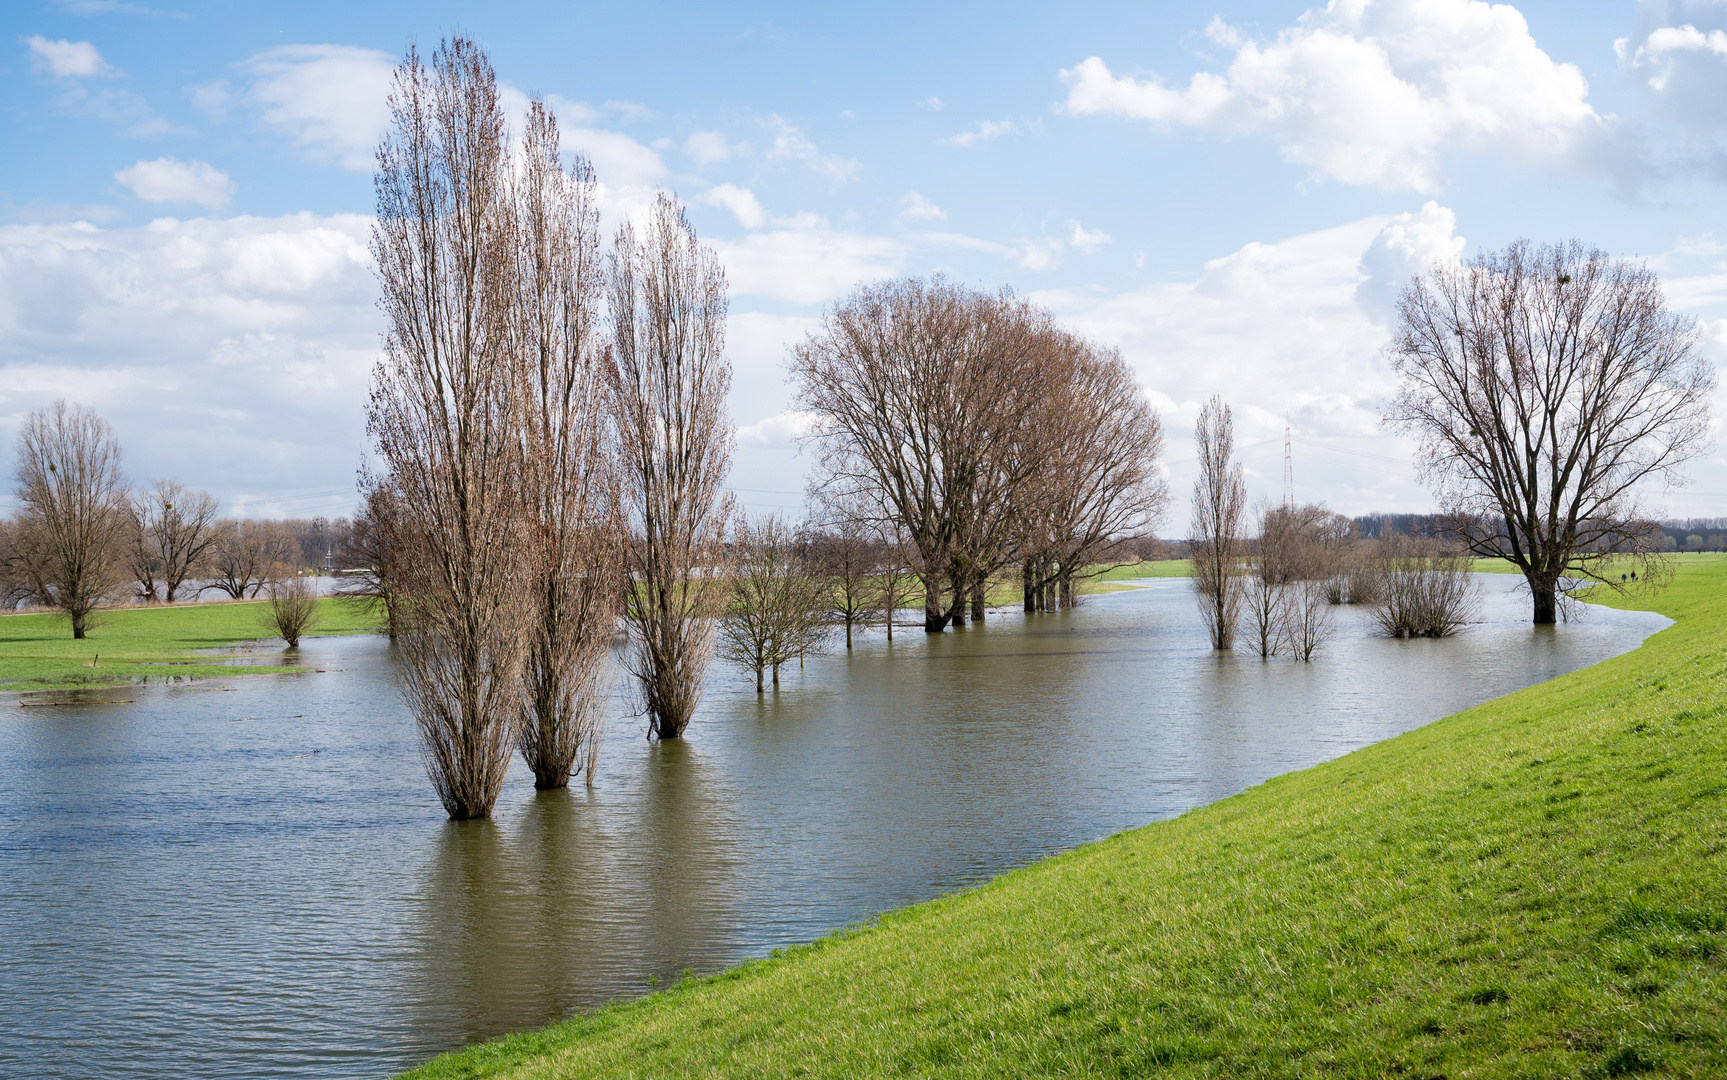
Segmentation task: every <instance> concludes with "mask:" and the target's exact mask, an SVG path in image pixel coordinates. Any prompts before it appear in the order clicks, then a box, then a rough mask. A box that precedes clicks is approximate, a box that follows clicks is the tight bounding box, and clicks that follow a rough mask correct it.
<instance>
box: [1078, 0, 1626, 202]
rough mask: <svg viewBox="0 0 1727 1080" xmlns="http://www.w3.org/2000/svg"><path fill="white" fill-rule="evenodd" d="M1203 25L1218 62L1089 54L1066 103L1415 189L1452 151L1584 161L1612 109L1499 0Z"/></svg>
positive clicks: (1429, 185)
mask: <svg viewBox="0 0 1727 1080" xmlns="http://www.w3.org/2000/svg"><path fill="white" fill-rule="evenodd" d="M1209 36H1210V37H1211V38H1212V40H1213V41H1217V42H1219V43H1222V44H1226V45H1230V46H1231V47H1234V48H1235V50H1236V52H1235V55H1234V58H1233V59H1232V60H1231V62H1230V64H1229V66H1228V68H1227V70H1225V71H1224V72H1223V73H1221V74H1219V73H1215V72H1207V71H1202V72H1198V73H1196V74H1194V75H1193V76H1192V77H1191V79H1189V81H1188V84H1187V85H1186V86H1185V87H1180V86H1169V85H1166V84H1165V83H1163V82H1162V81H1160V80H1158V79H1156V78H1150V79H1140V78H1135V77H1134V76H1132V75H1125V74H1124V75H1117V74H1115V73H1113V72H1111V70H1110V69H1109V66H1108V65H1107V64H1105V63H1104V61H1103V60H1102V59H1101V58H1099V57H1096V56H1093V57H1090V58H1088V59H1086V60H1084V61H1082V62H1080V63H1079V64H1077V65H1075V66H1074V67H1072V68H1070V69H1067V70H1065V71H1063V72H1061V78H1062V80H1063V82H1064V83H1065V84H1066V85H1067V90H1068V94H1067V99H1066V102H1065V103H1064V104H1065V108H1066V110H1067V111H1068V112H1070V113H1072V114H1075V115H1088V114H1113V115H1118V116H1126V117H1132V118H1135V119H1140V120H1146V121H1149V122H1151V123H1153V124H1155V125H1158V126H1160V127H1164V128H1179V127H1191V128H1198V129H1202V130H1208V131H1217V132H1221V133H1224V134H1229V135H1257V134H1263V135H1269V136H1270V137H1271V138H1273V139H1275V140H1276V141H1277V143H1278V144H1279V146H1280V147H1281V149H1282V152H1283V156H1284V159H1285V160H1287V161H1290V162H1292V163H1294V164H1298V165H1305V166H1308V167H1310V168H1312V169H1314V170H1315V171H1316V172H1317V173H1318V174H1320V175H1322V176H1325V177H1329V178H1331V179H1334V180H1339V181H1342V182H1344V183H1348V184H1373V185H1378V186H1381V187H1385V188H1393V189H1397V188H1406V189H1414V190H1417V191H1427V190H1431V189H1434V188H1436V187H1438V186H1439V184H1440V182H1441V178H1442V161H1441V158H1442V156H1443V155H1444V154H1446V153H1448V152H1451V151H1492V152H1497V153H1501V154H1504V155H1506V156H1508V157H1512V158H1515V159H1519V160H1524V161H1535V162H1541V163H1546V164H1550V165H1554V166H1558V167H1573V166H1575V165H1577V164H1579V163H1582V162H1587V161H1590V160H1592V159H1594V158H1595V157H1596V156H1597V155H1598V149H1597V147H1598V144H1599V143H1600V141H1601V140H1602V139H1603V138H1604V137H1605V136H1606V134H1607V128H1608V126H1609V124H1610V121H1611V119H1612V118H1611V117H1606V116H1603V115H1602V114H1599V113H1597V112H1596V111H1595V109H1594V108H1593V107H1592V106H1591V105H1590V104H1589V101H1588V93H1589V86H1588V83H1587V81H1586V80H1585V79H1584V77H1583V73H1582V72H1581V71H1579V70H1578V68H1577V67H1576V66H1575V65H1573V64H1565V63H1557V62H1555V61H1554V60H1553V59H1552V58H1551V57H1550V56H1548V55H1547V53H1545V52H1544V51H1542V49H1541V48H1540V47H1539V46H1538V45H1537V44H1536V42H1535V39H1534V37H1533V36H1532V35H1531V34H1530V32H1529V25H1528V23H1527V22H1526V21H1525V20H1524V18H1523V16H1522V14H1521V13H1519V12H1518V11H1517V9H1516V8H1514V7H1511V6H1510V5H1508V4H1494V5H1489V4H1486V3H1481V2H1478V0H1384V2H1377V3H1375V2H1371V0H1331V3H1329V4H1328V5H1327V6H1326V7H1324V8H1319V9H1313V10H1310V11H1308V12H1306V13H1305V14H1303V15H1302V16H1301V17H1300V18H1299V19H1298V20H1297V22H1296V25H1294V26H1292V27H1289V28H1286V29H1284V30H1282V31H1280V32H1279V33H1278V34H1277V36H1276V37H1275V38H1274V39H1273V40H1271V41H1269V42H1264V43H1261V42H1257V41H1251V40H1246V39H1245V38H1244V36H1243V35H1241V34H1240V32H1239V31H1236V30H1234V29H1233V28H1230V27H1227V26H1225V25H1224V24H1222V23H1221V22H1218V21H1214V23H1213V25H1212V27H1211V28H1209Z"/></svg>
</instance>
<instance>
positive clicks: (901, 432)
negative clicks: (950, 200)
mask: <svg viewBox="0 0 1727 1080" xmlns="http://www.w3.org/2000/svg"><path fill="white" fill-rule="evenodd" d="M789 366H790V373H791V376H792V381H793V384H794V386H795V388H796V393H797V400H798V403H799V405H800V407H801V408H802V409H803V410H805V411H806V413H807V414H808V416H809V417H810V418H811V420H812V422H813V428H812V431H811V435H810V438H811V440H812V441H813V442H814V443H815V444H816V446H817V447H818V449H819V456H818V465H817V469H816V476H815V478H814V480H813V481H812V485H811V490H812V494H813V495H814V496H815V497H816V501H817V502H818V503H819V504H820V507H821V511H822V513H823V515H824V516H825V518H826V520H828V521H830V522H833V523H835V524H836V526H837V527H840V528H841V529H842V530H847V529H849V530H862V531H863V532H865V533H867V534H868V535H869V536H871V537H873V538H874V539H876V540H878V541H879V542H882V543H885V544H887V545H889V546H892V547H895V548H898V549H901V550H903V551H904V552H905V553H906V555H907V557H908V559H909V561H910V565H911V567H912V570H913V572H914V573H915V575H916V577H917V578H918V580H919V582H920V584H921V586H922V591H923V596H924V629H925V630H927V631H929V632H931V633H936V632H940V631H941V630H942V629H943V628H944V627H946V626H947V625H949V624H950V623H952V624H954V625H963V624H964V623H965V621H966V617H967V609H968V607H969V611H970V617H971V618H972V619H982V618H983V617H984V605H985V596H986V594H987V591H988V585H989V582H990V580H991V578H992V577H996V576H998V575H1000V574H1002V573H1003V572H1004V571H1005V570H1007V569H1008V568H1010V567H1012V568H1015V569H1017V570H1018V571H1019V576H1020V578H1021V579H1022V584H1023V592H1024V600H1025V606H1026V610H1028V611H1035V610H1043V609H1046V608H1053V607H1056V606H1060V605H1062V604H1066V603H1071V601H1072V597H1073V595H1074V582H1075V580H1076V578H1077V577H1078V576H1079V575H1081V574H1082V573H1083V572H1084V569H1083V568H1084V567H1086V566H1087V565H1088V564H1090V563H1092V562H1093V561H1095V559H1096V556H1097V555H1098V553H1099V552H1100V551H1101V550H1102V549H1103V548H1105V547H1106V546H1107V545H1109V544H1111V543H1113V542H1115V541H1117V540H1119V539H1120V538H1121V537H1123V536H1127V535H1133V534H1136V533H1139V532H1142V531H1145V530H1147V529H1148V528H1149V526H1150V525H1151V523H1153V522H1155V521H1156V520H1157V518H1158V517H1159V516H1160V515H1161V514H1162V511H1163V509H1164V506H1165V504H1166V502H1167V501H1168V489H1167V485H1166V484H1165V483H1164V481H1163V478H1162V474H1161V471H1160V468H1159V459H1160V457H1161V454H1162V450H1163V429H1162V426H1161V424H1160V423H1159V421H1158V417H1157V414H1156V412H1155V411H1154V410H1153V409H1152V407H1151V404H1150V402H1149V401H1147V400H1146V397H1145V395H1144V393H1143V392H1142V391H1141V389H1140V388H1139V386H1138V383H1137V382H1136V380H1135V379H1134V376H1133V372H1132V370H1131V369H1130V368H1129V367H1128V365H1127V363H1126V362H1125V361H1124V360H1123V359H1122V357H1121V354H1120V353H1119V351H1117V350H1115V349H1111V348H1105V347H1102V346H1099V345H1097V344H1095V343H1093V342H1090V341H1087V340H1085V339H1083V338H1081V337H1078V336H1077V335H1075V334H1073V333H1071V332H1070V331H1068V330H1065V329H1063V328H1062V327H1061V326H1059V325H1057V323H1056V322H1055V320H1054V318H1053V317H1052V316H1051V315H1050V313H1049V312H1048V311H1046V310H1044V309H1042V308H1039V307H1038V306H1036V305H1035V304H1032V303H1031V302H1029V301H1027V300H1025V299H1022V298H1020V297H1017V296H1015V295H1013V294H1012V293H1011V292H1007V291H1005V290H1004V291H1001V292H983V291H978V290H974V289H969V288H966V287H964V286H961V285H957V284H954V283H952V282H949V281H946V280H944V279H942V278H939V277H938V278H935V279H932V280H928V281H924V280H920V279H916V278H905V279H900V280H896V281H888V282H883V283H880V284H876V285H871V286H867V287H863V288H860V289H858V290H857V291H856V292H854V293H853V294H852V295H851V296H850V297H848V298H847V299H845V300H843V301H841V302H839V303H838V304H836V305H835V306H834V307H832V308H830V309H829V310H828V312H827V313H826V315H825V317H824V319H823V323H822V326H821V328H820V329H819V330H818V331H817V332H815V333H813V334H811V335H810V336H809V337H808V338H807V339H806V340H805V341H803V342H802V343H801V344H799V345H797V346H796V347H794V348H793V350H792V357H791V360H790V365H789Z"/></svg>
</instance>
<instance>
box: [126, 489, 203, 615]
mask: <svg viewBox="0 0 1727 1080" xmlns="http://www.w3.org/2000/svg"><path fill="white" fill-rule="evenodd" d="M128 505H129V506H130V509H131V512H132V536H131V542H130V544H129V550H128V552H127V561H128V562H129V563H130V564H131V567H132V578H133V580H134V581H136V582H137V584H138V595H139V596H140V597H142V598H143V599H145V600H155V599H157V597H158V596H160V598H161V599H162V600H163V601H164V602H166V603H170V604H172V603H173V602H174V599H175V597H177V596H178V595H179V593H180V589H181V587H182V586H184V585H185V584H186V582H187V581H189V580H191V579H193V578H196V577H198V576H199V575H201V574H202V573H204V572H205V571H206V570H207V569H208V566H209V558H210V553H211V550H212V548H213V547H214V546H215V544H216V540H217V532H216V500H215V499H214V498H212V497H211V496H210V493H209V492H206V491H187V490H186V489H185V488H184V487H182V486H180V485H179V484H177V483H175V482H174V481H172V480H158V481H156V482H155V483H153V484H151V485H150V486H148V487H144V488H139V489H138V490H137V491H134V492H133V493H132V496H131V498H130V500H129V504H128ZM157 582H161V592H160V593H159V594H158V592H157V586H156V583H157Z"/></svg>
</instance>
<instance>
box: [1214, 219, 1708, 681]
mask: <svg viewBox="0 0 1727 1080" xmlns="http://www.w3.org/2000/svg"><path fill="white" fill-rule="evenodd" d="M1397 314H1398V319H1397V326H1396V328H1395V331H1394V333H1393V336H1392V340H1391V342H1390V344H1389V345H1388V346H1387V347H1386V350H1385V351H1386V357H1387V359H1388V360H1389V361H1390V363H1391V366H1392V368H1393V370H1394V371H1395V372H1396V374H1397V376H1398V381H1399V388H1398V391H1397V393H1396V394H1395V395H1394V396H1393V397H1392V398H1391V399H1390V400H1389V401H1388V402H1387V403H1386V405H1385V409H1384V412H1383V415H1382V423H1383V424H1384V425H1385V426H1386V427H1388V428H1390V429H1391V430H1394V431H1397V432H1400V433H1402V434H1404V435H1407V436H1409V437H1411V438H1413V439H1414V440H1415V441H1416V442H1417V444H1418V446H1419V457H1418V466H1419V474H1420V476H1421V478H1422V479H1423V480H1424V481H1425V482H1426V483H1427V484H1428V486H1429V487H1431V488H1432V489H1433V491H1434V494H1435V496H1436V498H1437V501H1438V502H1439V504H1440V513H1439V514H1438V515H1435V516H1434V519H1433V520H1434V522H1435V523H1436V525H1437V529H1436V532H1437V533H1438V534H1439V535H1440V536H1441V537H1443V538H1445V539H1446V540H1448V541H1450V542H1451V545H1452V546H1450V547H1447V546H1446V545H1444V544H1441V543H1439V542H1438V540H1437V539H1429V540H1426V541H1421V542H1417V541H1410V540H1405V541H1401V542H1399V544H1396V545H1393V546H1392V547H1391V548H1390V549H1388V550H1386V551H1384V552H1382V553H1381V555H1380V556H1379V558H1378V562H1377V563H1375V567H1376V569H1374V570H1373V572H1371V573H1368V572H1367V571H1366V570H1364V569H1363V570H1358V571H1357V572H1356V573H1355V575H1354V577H1350V576H1348V575H1346V576H1345V579H1343V580H1347V581H1349V584H1346V585H1340V584H1337V582H1338V581H1339V580H1340V579H1339V577H1338V576H1337V575H1335V574H1330V575H1329V576H1327V575H1328V573H1329V572H1328V571H1324V570H1315V569H1311V568H1308V569H1300V568H1298V567H1297V564H1299V563H1301V562H1302V561H1304V560H1305V561H1311V558H1310V556H1309V555H1302V556H1301V557H1300V558H1298V559H1294V560H1293V561H1291V558H1290V557H1289V556H1286V555H1284V554H1282V552H1283V550H1284V548H1285V545H1286V543H1287V537H1288V536H1289V535H1292V532H1291V530H1293V534H1294V535H1305V534H1308V533H1312V534H1313V536H1314V538H1313V539H1311V540H1308V541H1303V542H1301V543H1300V544H1298V545H1297V550H1299V551H1302V552H1307V553H1313V552H1325V551H1327V550H1331V549H1336V548H1338V547H1339V545H1338V543H1337V542H1336V538H1335V534H1336V533H1337V532H1338V528H1337V526H1336V525H1335V523H1334V524H1333V525H1319V524H1314V523H1310V522H1307V521H1306V520H1305V519H1304V518H1303V514H1304V513H1306V511H1298V510H1296V509H1295V508H1293V507H1290V508H1285V509H1283V510H1281V511H1278V512H1272V513H1266V514H1262V515H1261V522H1262V528H1261V530H1260V537H1259V540H1258V542H1257V543H1258V546H1257V547H1256V548H1255V549H1254V554H1252V555H1251V556H1250V555H1249V546H1250V543H1249V541H1248V540H1247V539H1246V538H1244V537H1243V535H1242V533H1243V529H1242V525H1243V517H1244V514H1245V508H1246V501H1247V491H1246V484H1245V481H1244V479H1243V476H1242V469H1241V466H1240V465H1239V464H1238V463H1237V462H1236V461H1235V460H1234V457H1233V440H1234V434H1233V427H1232V423H1231V417H1230V412H1229V408H1228V407H1227V406H1226V405H1224V404H1223V402H1222V400H1221V399H1219V398H1213V399H1211V401H1209V402H1208V403H1207V404H1206V406H1205V408H1204V409H1203V410H1202V412H1201V414H1200V417H1199V422H1198V425H1197V428H1196V430H1195V439H1196V443H1197V447H1198V450H1199V479H1198V480H1197V482H1196V483H1195V485H1194V493H1193V524H1192V527H1191V530H1190V533H1189V545H1190V549H1191V553H1192V556H1193V560H1194V588H1195V591H1196V594H1197V596H1198V599H1199V604H1200V609H1201V611H1202V613H1203V615H1204V619H1205V623H1206V626H1207V628H1208V630H1209V631H1210V635H1211V641H1212V644H1213V646H1214V647H1216V648H1219V649H1224V648H1229V647H1230V645H1231V643H1232V642H1233V639H1234V634H1235V628H1236V625H1237V623H1238V621H1239V620H1240V619H1241V608H1242V606H1243V605H1244V604H1246V605H1247V606H1248V607H1249V608H1250V609H1251V610H1250V612H1249V617H1248V620H1247V621H1248V623H1249V624H1250V625H1251V627H1252V628H1253V631H1254V633H1253V635H1252V636H1253V637H1254V638H1255V640H1256V641H1257V643H1258V645H1259V649H1260V652H1261V654H1262V655H1269V654H1270V651H1271V643H1272V642H1273V641H1274V640H1276V639H1278V637H1279V634H1281V640H1283V641H1286V642H1288V643H1290V645H1291V647H1292V649H1293V651H1294V652H1295V653H1296V654H1297V655H1299V656H1301V657H1302V658H1304V659H1305V658H1306V657H1307V656H1308V655H1310V651H1311V650H1310V649H1309V648H1308V644H1309V643H1310V642H1311V641H1312V640H1313V638H1314V635H1315V631H1314V629H1313V627H1314V625H1315V623H1314V620H1313V619H1312V618H1311V617H1310V615H1311V612H1313V611H1317V610H1322V609H1320V608H1317V607H1315V606H1314V605H1313V604H1312V603H1311V602H1310V600H1309V599H1308V598H1307V592H1308V589H1307V587H1306V586H1305V585H1304V586H1300V587H1294V588H1292V586H1291V584H1290V583H1291V582H1292V581H1298V582H1315V583H1323V582H1331V584H1329V585H1323V586H1322V587H1323V588H1325V589H1327V590H1328V591H1329V594H1330V595H1331V597H1332V598H1336V597H1337V596H1338V594H1339V592H1340V591H1345V592H1347V593H1349V594H1350V595H1352V596H1353V594H1354V593H1356V592H1357V589H1356V588H1355V585H1354V584H1353V581H1354V578H1355V577H1358V578H1359V579H1360V581H1361V582H1362V584H1363V586H1364V587H1365V588H1366V589H1367V590H1369V591H1372V592H1374V593H1376V594H1377V596H1376V599H1375V602H1376V603H1378V604H1379V605H1380V607H1379V608H1378V611H1377V614H1378V617H1379V621H1380V622H1381V624H1382V625H1383V626H1384V627H1385V629H1386V630H1387V632H1389V633H1392V634H1395V635H1398V636H1405V637H1406V636H1412V635H1416V636H1421V635H1426V636H1443V635H1445V634H1448V633H1452V632H1454V631H1455V629H1456V627H1457V626H1458V625H1460V624H1461V622H1462V620H1463V619H1464V618H1466V617H1467V615H1466V613H1467V610H1468V608H1469V602H1470V594H1469V589H1468V587H1467V583H1466V582H1465V581H1464V579H1463V573H1464V571H1465V570H1466V569H1467V566H1468V560H1467V559H1466V558H1465V557H1464V556H1465V554H1467V555H1474V556H1482V557H1487V558H1500V559H1505V560H1507V561H1509V562H1510V563H1511V564H1512V565H1513V566H1515V567H1516V568H1517V569H1518V570H1519V571H1520V572H1521V573H1522V574H1523V578H1524V581H1525V584H1526V585H1527V586H1528V589H1529V593H1530V597H1531V602H1532V606H1533V614H1532V618H1533V621H1534V622H1535V623H1538V624H1541V623H1552V622H1554V621H1555V620H1556V618H1558V617H1560V616H1561V615H1562V614H1563V612H1564V609H1565V601H1566V600H1567V599H1569V596H1570V593H1571V592H1572V591H1573V590H1575V589H1577V588H1579V587H1592V586H1605V587H1607V588H1610V589H1614V590H1624V589H1626V588H1629V587H1633V586H1635V587H1640V588H1644V587H1649V586H1651V585H1654V584H1659V583H1660V582H1662V581H1664V580H1665V579H1666V577H1667V574H1668V567H1667V564H1666V563H1665V561H1664V559H1663V549H1664V548H1665V547H1666V546H1667V545H1666V542H1665V538H1664V537H1663V536H1662V532H1661V529H1660V527H1659V526H1657V525H1656V524H1655V523H1654V521H1652V520H1651V517H1650V515H1649V514H1648V513H1647V512H1646V511H1645V510H1644V508H1643V507H1642V506H1641V505H1640V502H1639V492H1640V491H1641V490H1642V489H1643V488H1644V487H1646V486H1647V484H1648V483H1649V482H1650V481H1655V480H1660V481H1662V482H1665V483H1677V482H1683V477H1682V476H1681V475H1680V473H1679V471H1678V470H1679V468H1680V467H1681V466H1682V465H1683V464H1684V463H1685V462H1686V461H1688V460H1690V459H1692V458H1694V457H1696V456H1697V455H1698V454H1699V453H1701V452H1702V451H1703V450H1704V449H1705V448H1706V447H1707V446H1708V434H1709V432H1708V429H1709V400H1710V397H1711V396H1712V395H1713V393H1714V390H1715V385H1716V377H1715V371H1714V368H1713V366H1712V365H1711V364H1710V363H1709V362H1708V360H1707V358H1705V357H1704V356H1703V355H1702V352H1701V349H1700V348H1699V330H1698V326H1697V322H1696V320H1695V319H1693V318H1691V317H1689V316H1685V315H1680V314H1676V313H1674V312H1673V311H1671V310H1670V309H1669V308H1668V306H1667V301H1666V298H1665V296H1664V294H1663V292H1662V289H1661V283H1660V281H1659V279H1658V278H1657V277H1656V275H1655V273H1654V271H1652V270H1650V269H1649V267H1648V265H1647V264H1645V263H1641V262H1637V261H1634V260H1629V259H1614V258H1611V257H1610V256H1608V255H1607V254H1606V253H1604V252H1602V251H1600V250H1599V249H1595V248H1590V247H1587V246H1586V245H1584V244H1582V243H1579V242H1576V241H1571V242H1567V243H1560V244H1550V245H1542V246H1537V245H1533V244H1529V243H1527V242H1524V241H1519V242H1517V243H1515V244H1513V245H1511V246H1510V247H1509V248H1507V249H1506V250H1504V251H1502V252H1486V253H1483V254H1481V255H1479V256H1477V257H1476V258H1474V259H1472V260H1470V261H1468V262H1462V263H1446V262H1440V263H1436V264H1435V265H1434V266H1433V267H1432V268H1431V269H1430V270H1429V271H1428V272H1427V273H1425V274H1423V275H1419V276H1417V277H1416V278H1415V279H1413V280H1412V281H1411V282H1409V284H1408V285H1407V286H1406V287H1405V288H1404V289H1403V291H1402V293H1401V294H1400V296H1399V300H1398V307H1397ZM1328 531H1329V533H1331V534H1332V539H1331V540H1330V541H1328V540H1327V539H1326V534H1327V533H1328ZM1245 567H1251V571H1252V572H1251V574H1250V575H1249V576H1250V577H1251V579H1252V580H1253V581H1254V582H1255V584H1254V585H1253V586H1252V587H1251V588H1250V589H1247V590H1243V589H1242V588H1239V587H1238V583H1239V580H1240V578H1241V577H1242V575H1243V571H1244V568H1245ZM1286 567H1297V568H1295V569H1286ZM1278 605H1283V609H1284V610H1283V613H1282V614H1279V613H1278ZM1279 626H1280V627H1283V629H1282V630H1280V631H1276V632H1274V627H1279Z"/></svg>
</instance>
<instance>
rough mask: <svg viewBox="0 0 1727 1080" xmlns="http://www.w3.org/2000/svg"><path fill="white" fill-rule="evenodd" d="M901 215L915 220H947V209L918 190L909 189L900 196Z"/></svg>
mask: <svg viewBox="0 0 1727 1080" xmlns="http://www.w3.org/2000/svg"><path fill="white" fill-rule="evenodd" d="M899 216H900V217H902V218H906V219H908V220H914V221H946V220H947V211H946V210H943V209H942V208H941V207H939V206H937V205H936V204H935V203H933V202H931V201H930V200H929V199H927V198H925V197H924V196H922V195H919V194H918V193H917V192H915V191H908V192H906V193H905V194H904V195H901V196H900V197H899Z"/></svg>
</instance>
